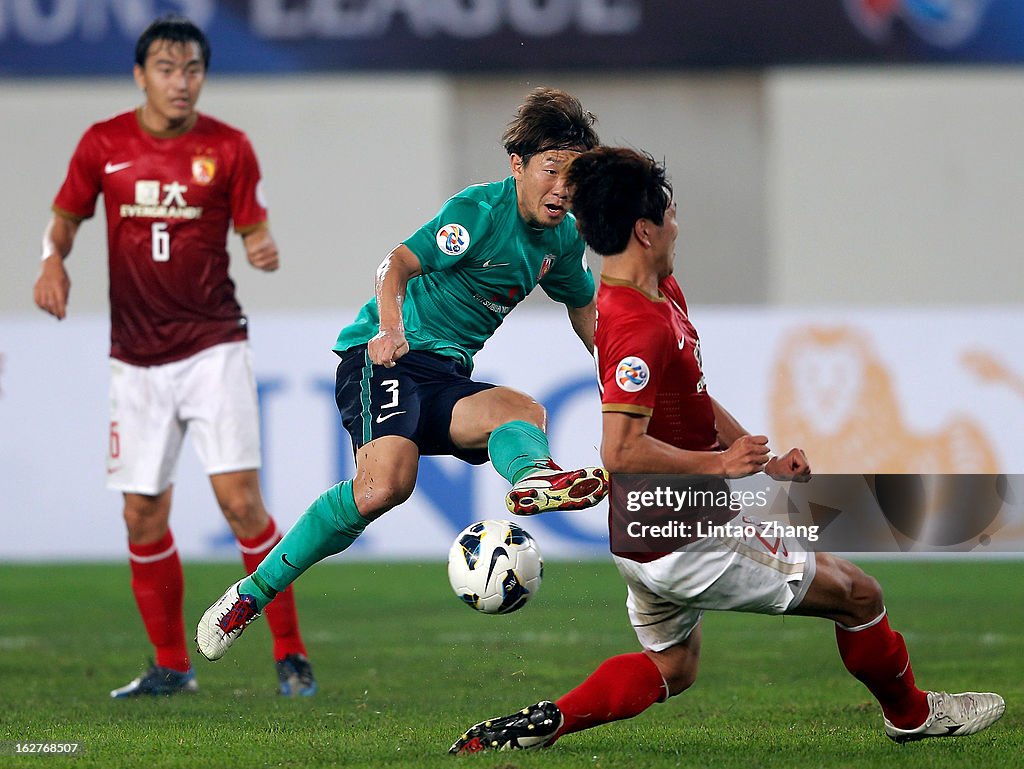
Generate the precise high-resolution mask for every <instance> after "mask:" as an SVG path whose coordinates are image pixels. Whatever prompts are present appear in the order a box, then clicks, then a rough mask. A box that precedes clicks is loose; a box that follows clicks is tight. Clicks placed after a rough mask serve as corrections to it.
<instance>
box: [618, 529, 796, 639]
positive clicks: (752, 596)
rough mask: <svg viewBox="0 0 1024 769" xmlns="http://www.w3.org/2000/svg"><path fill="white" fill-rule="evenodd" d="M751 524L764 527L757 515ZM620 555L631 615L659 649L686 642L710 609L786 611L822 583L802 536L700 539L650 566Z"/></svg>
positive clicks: (638, 629) (644, 636)
mask: <svg viewBox="0 0 1024 769" xmlns="http://www.w3.org/2000/svg"><path fill="white" fill-rule="evenodd" d="M745 521H751V522H753V523H754V525H755V526H757V531H758V532H761V531H763V530H764V529H763V524H761V522H760V521H757V520H756V519H752V518H750V517H749V516H748V517H745ZM745 521H744V520H741V518H740V517H737V518H735V519H733V521H732V522H731V523H733V524H736V525H740V524H743V523H744V522H745ZM614 559H615V565H616V566H617V567H618V569H619V573H620V574H622V576H623V578H624V579H625V580H626V584H627V586H628V588H629V590H628V594H627V596H626V610H627V612H628V613H629V620H630V622H631V623H632V624H633V629H634V630H635V631H636V636H637V638H638V639H639V640H640V643H641V644H642V645H643V647H644V648H645V649H650V650H651V651H662V650H664V649H667V648H669V647H670V646H675V645H676V644H678V643H682V642H683V641H685V640H686V639H687V637H689V635H690V633H692V632H693V630H694V629H695V628H696V627H697V625H698V624H699V623H700V619H701V616H702V615H703V613H704V610H705V609H711V610H721V611H745V612H754V613H756V614H783V613H785V612H786V611H787V610H788V609H791V608H795V607H796V606H797V605H799V603H800V601H802V600H803V598H804V595H805V594H806V593H807V590H808V588H809V587H810V586H811V582H812V581H813V580H814V553H813V552H807V551H805V550H802V549H801V545H800V543H799V542H798V541H796V540H793V539H787V538H785V537H783V538H781V539H777V538H776V537H774V536H772V537H767V538H765V537H762V536H760V534H755V535H753V536H739V537H722V538H704V539H698V540H696V541H694V542H691V543H690V544H688V545H684V546H683V547H682V548H680V549H679V550H678V551H677V552H674V553H669V554H668V555H666V556H663V557H661V558H659V559H657V560H656V561H650V562H649V563H637V562H636V561H631V560H629V559H626V558H620V557H619V556H614Z"/></svg>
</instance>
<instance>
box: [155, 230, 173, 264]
mask: <svg viewBox="0 0 1024 769" xmlns="http://www.w3.org/2000/svg"><path fill="white" fill-rule="evenodd" d="M170 259H171V233H169V232H168V231H167V222H153V261H154V262H167V261H170Z"/></svg>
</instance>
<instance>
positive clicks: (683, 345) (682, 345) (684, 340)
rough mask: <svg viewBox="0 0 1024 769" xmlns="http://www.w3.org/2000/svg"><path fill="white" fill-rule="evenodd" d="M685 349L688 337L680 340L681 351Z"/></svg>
mask: <svg viewBox="0 0 1024 769" xmlns="http://www.w3.org/2000/svg"><path fill="white" fill-rule="evenodd" d="M684 347H686V337H685V336H684V337H683V338H682V339H680V340H679V349H680V350H682V349H683V348H684Z"/></svg>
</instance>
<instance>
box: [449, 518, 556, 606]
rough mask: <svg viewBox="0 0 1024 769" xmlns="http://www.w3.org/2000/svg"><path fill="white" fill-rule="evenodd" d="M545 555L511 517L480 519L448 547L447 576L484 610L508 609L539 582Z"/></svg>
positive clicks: (462, 595) (467, 599)
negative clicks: (491, 519)
mask: <svg viewBox="0 0 1024 769" xmlns="http://www.w3.org/2000/svg"><path fill="white" fill-rule="evenodd" d="M543 576H544V560H543V559H542V558H541V555H540V548H538V547H537V543H536V541H535V540H534V539H533V537H531V536H530V535H529V534H527V533H526V531H525V530H524V529H522V528H521V527H519V526H518V525H516V524H514V523H510V522H509V521H478V522H477V523H474V524H472V525H471V526H467V527H466V528H465V529H463V530H462V531H461V532H459V535H458V536H457V537H456V538H455V542H453V543H452V547H451V550H449V551H448V581H449V582H451V585H452V590H454V591H455V595H457V596H458V597H459V598H461V599H462V600H463V601H465V603H466V605H467V606H469V607H470V608H472V609H476V610H477V611H479V612H483V613H484V614H509V613H510V612H514V611H518V610H519V609H521V608H523V606H525V605H526V602H527V601H529V600H530V599H531V598H532V597H533V596H534V595H536V594H537V589H538V588H539V587H540V581H541V578H542V577H543Z"/></svg>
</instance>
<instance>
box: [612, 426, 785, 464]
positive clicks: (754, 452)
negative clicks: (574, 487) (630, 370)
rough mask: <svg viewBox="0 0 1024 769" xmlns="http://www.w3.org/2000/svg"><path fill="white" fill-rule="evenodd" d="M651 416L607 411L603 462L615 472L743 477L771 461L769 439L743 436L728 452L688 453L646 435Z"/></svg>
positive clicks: (685, 450)
mask: <svg viewBox="0 0 1024 769" xmlns="http://www.w3.org/2000/svg"><path fill="white" fill-rule="evenodd" d="M650 421H651V420H650V417H645V416H642V415H639V414H632V413H626V412H617V411H606V412H605V413H604V415H603V423H602V436H601V460H602V462H603V463H604V466H605V468H606V469H608V470H609V471H610V472H613V473H679V474H682V475H718V476H722V477H725V478H743V477H745V476H748V475H753V474H754V473H756V472H758V471H760V470H761V468H762V467H764V463H765V462H766V461H767V460H768V438H767V437H766V436H764V435H743V436H741V437H739V438H738V439H737V440H736V441H735V442H733V444H732V445H731V446H729V448H727V449H726V450H725V451H689V450H687V449H680V448H677V447H675V446H672V445H671V444H668V443H665V442H664V441H660V440H658V439H657V438H653V437H651V436H650V435H648V434H647V426H648V424H649V423H650Z"/></svg>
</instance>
